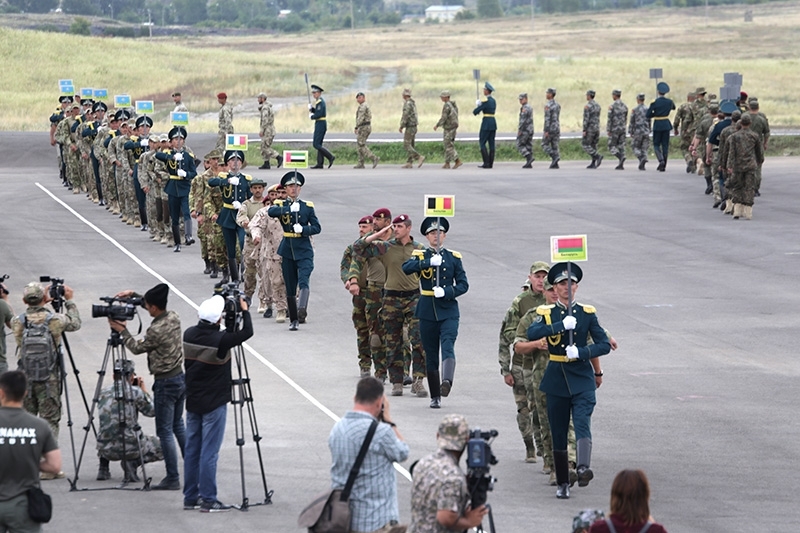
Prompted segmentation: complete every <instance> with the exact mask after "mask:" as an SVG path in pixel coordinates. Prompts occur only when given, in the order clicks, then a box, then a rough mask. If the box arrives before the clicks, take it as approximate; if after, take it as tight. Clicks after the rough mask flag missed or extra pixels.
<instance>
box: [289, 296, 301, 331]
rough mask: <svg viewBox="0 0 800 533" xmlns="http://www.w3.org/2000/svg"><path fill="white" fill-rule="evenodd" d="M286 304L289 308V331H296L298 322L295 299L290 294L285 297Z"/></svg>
mask: <svg viewBox="0 0 800 533" xmlns="http://www.w3.org/2000/svg"><path fill="white" fill-rule="evenodd" d="M286 306H287V307H288V308H289V331H297V325H298V324H299V322H298V318H297V299H295V297H294V296H290V297H288V298H287V299H286Z"/></svg>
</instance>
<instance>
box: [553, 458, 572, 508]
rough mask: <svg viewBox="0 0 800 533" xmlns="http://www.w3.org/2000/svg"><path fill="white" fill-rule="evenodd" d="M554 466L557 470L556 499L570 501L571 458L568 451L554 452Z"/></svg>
mask: <svg viewBox="0 0 800 533" xmlns="http://www.w3.org/2000/svg"><path fill="white" fill-rule="evenodd" d="M553 466H555V469H556V484H557V485H558V489H556V498H558V499H559V500H568V499H569V458H568V457H567V450H553Z"/></svg>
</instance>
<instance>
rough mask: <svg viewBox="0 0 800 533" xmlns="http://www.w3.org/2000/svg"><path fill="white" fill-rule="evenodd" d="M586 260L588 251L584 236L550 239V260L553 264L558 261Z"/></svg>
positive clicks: (564, 236) (562, 236)
mask: <svg viewBox="0 0 800 533" xmlns="http://www.w3.org/2000/svg"><path fill="white" fill-rule="evenodd" d="M588 259H589V250H588V248H587V246H586V235H561V236H556V237H550V260H551V261H552V262H553V263H557V262H560V261H586V260H588Z"/></svg>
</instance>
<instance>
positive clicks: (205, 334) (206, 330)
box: [183, 295, 253, 513]
mask: <svg viewBox="0 0 800 533" xmlns="http://www.w3.org/2000/svg"><path fill="white" fill-rule="evenodd" d="M227 303H228V304H230V305H231V306H233V305H235V302H234V301H232V299H230V297H229V299H228V300H227ZM239 306H240V307H241V318H242V329H241V330H240V331H227V330H223V331H220V329H219V325H220V322H221V321H222V318H223V315H224V313H223V311H225V307H226V300H225V298H223V297H222V296H220V295H215V296H212V297H211V298H209V299H208V300H206V301H204V302H203V303H202V304H200V309H199V310H198V312H197V316H198V317H199V318H200V321H199V322H198V323H197V325H196V326H192V327H190V328H189V329H187V330H186V332H185V333H184V334H183V350H184V353H185V354H186V455H185V456H184V477H185V479H184V482H185V483H184V487H183V508H184V509H186V510H192V509H200V511H201V512H204V513H218V512H223V511H229V510H230V508H231V507H230V505H225V504H223V503H222V502H220V501H219V500H218V499H217V458H218V457H219V448H220V446H221V445H222V438H223V436H224V434H225V419H226V415H227V409H228V403H230V401H231V399H232V396H231V351H230V350H231V348H234V347H236V346H238V345H240V344H241V343H243V342H244V341H246V340H247V339H249V338H250V337H252V336H253V323H252V321H251V319H250V312H249V311H248V310H247V302H246V301H245V300H244V298H241V297H240V298H239ZM227 312H228V313H235V312H236V311H234V310H233V309H228V311H227Z"/></svg>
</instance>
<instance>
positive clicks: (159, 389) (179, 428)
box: [108, 283, 186, 490]
mask: <svg viewBox="0 0 800 533" xmlns="http://www.w3.org/2000/svg"><path fill="white" fill-rule="evenodd" d="M168 295H169V287H167V285H166V284H164V283H160V284H158V285H156V286H155V287H153V288H152V289H150V290H149V291H147V292H146V293H145V294H144V303H143V305H144V308H145V309H147V312H148V313H150V316H151V317H153V321H152V322H151V323H150V327H148V328H147V331H146V332H145V336H144V339H142V340H138V341H137V340H136V339H134V338H133V336H132V335H131V333H130V332H129V331H128V330H127V328H126V327H125V323H124V322H118V321H116V320H113V319H111V318H109V319H108V324H109V326H111V329H113V330H114V331H116V332H117V333H120V334H121V336H122V340H123V342H124V344H125V347H126V348H127V349H128V350H130V352H131V353H133V354H140V353H144V352H147V367H148V369H149V370H150V373H151V374H152V375H153V377H154V378H155V382H154V383H153V397H154V402H155V409H156V434H157V435H158V438H159V439H160V440H161V449H162V450H163V453H164V463H165V467H166V469H167V476H166V477H165V478H164V479H163V480H161V482H160V483H159V484H158V485H154V486H152V487H151V488H152V489H153V490H180V488H181V478H180V473H179V472H178V452H177V450H176V449H175V440H177V441H178V446H179V447H180V449H181V454H183V451H184V442H185V439H186V430H185V428H184V425H183V404H184V401H185V400H186V381H185V378H184V374H183V367H182V365H183V350H182V346H181V319H180V317H179V316H178V313H176V312H175V311H167V296H168ZM115 297H116V298H131V297H133V298H138V297H139V295H137V294H136V293H134V292H133V291H130V290H129V291H122V292H120V293H119V294H117V295H116V296H115ZM173 435H174V439H173Z"/></svg>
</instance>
